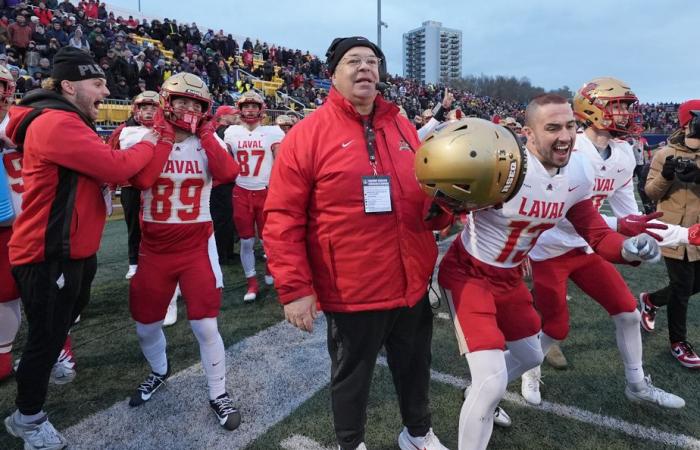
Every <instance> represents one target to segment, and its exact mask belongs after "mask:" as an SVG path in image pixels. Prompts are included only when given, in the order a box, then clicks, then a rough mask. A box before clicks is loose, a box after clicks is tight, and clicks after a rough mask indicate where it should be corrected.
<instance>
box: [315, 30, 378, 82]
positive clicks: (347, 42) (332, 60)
mask: <svg viewBox="0 0 700 450" xmlns="http://www.w3.org/2000/svg"><path fill="white" fill-rule="evenodd" d="M353 47H367V48H369V49H371V50H372V51H373V52H374V54H375V56H378V57H379V58H381V59H382V60H384V53H382V51H381V49H380V48H379V47H377V45H376V44H374V43H373V42H372V41H370V40H369V39H367V38H365V37H362V36H352V37H344V38H335V39H333V42H331V45H330V47H328V51H326V65H328V70H329V71H330V72H331V73H333V72H335V68H336V67H337V66H338V63H339V62H340V60H341V59H342V58H343V55H345V53H347V51H348V50H350V49H351V48H353Z"/></svg>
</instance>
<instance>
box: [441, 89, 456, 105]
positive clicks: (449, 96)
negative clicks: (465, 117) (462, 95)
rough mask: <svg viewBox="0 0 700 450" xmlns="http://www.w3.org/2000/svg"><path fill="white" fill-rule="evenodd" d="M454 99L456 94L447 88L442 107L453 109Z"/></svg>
mask: <svg viewBox="0 0 700 450" xmlns="http://www.w3.org/2000/svg"><path fill="white" fill-rule="evenodd" d="M454 100H455V96H454V95H452V92H450V91H448V90H447V88H445V95H444V96H443V98H442V107H443V108H445V110H446V111H449V110H450V109H452V102H454Z"/></svg>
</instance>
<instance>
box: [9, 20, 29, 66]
mask: <svg viewBox="0 0 700 450" xmlns="http://www.w3.org/2000/svg"><path fill="white" fill-rule="evenodd" d="M7 32H8V34H9V36H10V45H12V47H14V49H15V50H16V51H17V54H18V55H19V60H20V61H22V62H23V61H24V54H25V53H26V52H27V46H28V45H29V41H31V40H32V33H34V29H33V28H32V27H31V26H29V24H28V23H27V19H26V18H25V17H24V16H22V15H19V16H17V19H16V22H15V23H13V24H11V25H10V26H9V27H7Z"/></svg>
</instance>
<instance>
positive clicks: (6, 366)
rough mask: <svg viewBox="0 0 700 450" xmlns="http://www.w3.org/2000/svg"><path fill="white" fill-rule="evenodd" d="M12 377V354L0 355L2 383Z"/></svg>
mask: <svg viewBox="0 0 700 450" xmlns="http://www.w3.org/2000/svg"><path fill="white" fill-rule="evenodd" d="M10 375H12V353H10V352H7V353H0V381H2V380H4V379H5V378H9V377H10Z"/></svg>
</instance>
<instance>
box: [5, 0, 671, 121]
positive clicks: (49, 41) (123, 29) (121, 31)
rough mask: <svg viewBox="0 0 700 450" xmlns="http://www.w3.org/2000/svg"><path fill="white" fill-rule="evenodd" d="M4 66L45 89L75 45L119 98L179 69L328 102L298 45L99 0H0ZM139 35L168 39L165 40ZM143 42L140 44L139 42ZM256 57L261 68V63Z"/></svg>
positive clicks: (501, 112) (434, 99)
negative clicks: (56, 62) (240, 37)
mask: <svg viewBox="0 0 700 450" xmlns="http://www.w3.org/2000/svg"><path fill="white" fill-rule="evenodd" d="M0 14H2V17H1V18H0V65H4V66H6V67H8V68H9V69H10V71H11V72H12V74H13V75H14V76H15V78H16V80H17V92H18V93H26V92H27V91H30V90H32V89H36V88H38V87H40V86H41V81H42V80H43V79H44V78H45V77H47V76H48V75H49V74H50V73H51V62H52V60H53V55H54V54H55V53H56V52H57V51H58V49H59V48H60V47H62V46H66V45H71V46H74V47H76V48H80V49H84V50H86V51H88V52H91V53H92V54H93V55H94V57H95V59H96V60H97V61H98V62H99V64H100V65H101V67H102V68H103V70H104V71H105V73H106V75H107V84H108V88H109V90H110V92H111V95H110V97H111V98H114V99H124V100H127V99H130V98H133V97H134V96H135V95H137V94H138V93H139V92H142V91H144V90H156V91H157V90H159V88H160V85H161V84H162V83H163V81H164V80H165V79H167V78H168V77H169V76H170V75H172V74H173V73H177V72H181V71H186V72H192V73H195V74H196V75H198V76H200V77H202V78H203V79H204V80H205V82H207V84H208V85H209V87H210V90H211V93H212V96H213V99H214V104H215V105H231V104H233V103H234V102H235V100H236V98H237V96H238V95H240V94H241V93H242V92H244V91H246V90H248V89H251V88H252V87H253V79H254V78H259V79H262V80H266V81H271V80H272V79H273V77H278V78H280V79H281V80H282V85H281V87H280V88H279V89H278V92H279V93H280V94H282V95H280V96H278V97H277V96H276V97H268V98H267V99H266V100H267V103H268V107H269V108H271V109H285V108H286V107H288V106H291V107H292V108H294V109H301V107H308V108H313V107H315V106H318V105H320V104H322V103H323V101H324V100H325V96H326V94H327V89H328V86H329V82H328V80H327V78H328V75H327V74H328V71H327V68H326V65H325V63H324V61H323V60H321V59H319V58H318V57H317V56H315V55H312V54H310V53H309V52H308V51H306V52H304V51H301V50H292V49H288V48H285V47H278V46H276V45H270V44H268V43H267V42H262V43H261V42H260V41H259V40H255V42H253V41H252V40H251V39H250V38H246V39H245V40H244V41H243V42H242V43H239V42H237V41H236V39H234V37H233V35H231V34H226V33H224V31H223V30H219V31H218V32H215V31H214V30H211V29H208V30H206V31H205V32H202V30H203V29H200V28H199V27H198V26H197V24H196V23H194V22H192V23H178V22H177V21H176V20H174V19H172V20H171V19H167V18H165V19H163V20H162V21H160V20H152V21H148V20H146V19H142V20H141V21H140V22H139V21H138V20H137V19H135V18H134V17H132V16H128V17H126V18H125V17H122V16H117V17H115V15H114V13H113V12H110V11H108V10H107V8H106V6H105V4H104V3H100V2H97V1H96V0H87V1H80V2H78V3H73V2H71V1H70V0H62V1H60V2H59V1H58V0H42V1H40V0H32V1H30V2H18V1H16V0H15V1H12V0H5V1H3V0H0ZM136 36H138V37H143V38H149V39H154V40H157V41H160V42H161V43H162V46H163V48H164V49H166V50H170V51H172V52H173V57H172V58H168V57H166V56H165V55H164V54H163V52H162V51H161V49H160V48H159V46H157V45H153V43H151V42H146V43H145V44H143V42H144V41H141V40H139V39H138V38H137V37H136ZM139 42H142V44H139ZM254 56H256V57H258V58H261V59H262V61H263V63H262V64H261V65H257V67H255V65H254V64H253V61H254ZM453 94H454V96H455V106H456V107H458V108H459V109H460V110H461V111H462V113H461V114H462V115H464V116H477V117H481V118H485V119H491V120H494V119H495V120H498V118H505V117H514V118H515V119H516V120H518V121H519V122H521V123H522V118H523V111H524V107H525V105H522V104H518V103H517V102H513V101H508V100H502V99H496V98H492V97H488V96H479V95H475V94H473V93H470V92H468V91H464V90H457V91H453ZM384 95H385V96H386V97H388V98H390V99H391V100H393V101H395V102H396V103H398V104H400V105H401V106H403V108H404V109H405V110H406V112H407V115H408V117H409V118H414V117H416V116H420V114H421V112H422V111H424V110H425V109H429V108H432V107H433V106H434V105H436V104H438V103H439V102H441V101H442V96H443V95H444V86H440V85H424V84H420V83H416V82H415V81H412V80H408V79H404V78H400V77H390V78H389V80H388V88H387V89H386V90H385V92H384ZM677 108H678V105H677V104H671V103H662V104H654V105H651V104H643V105H641V111H642V115H643V119H644V124H645V129H646V131H647V132H650V133H663V134H668V133H670V132H671V131H672V130H673V129H675V128H676V127H677V125H678V119H677V115H676V110H677Z"/></svg>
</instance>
